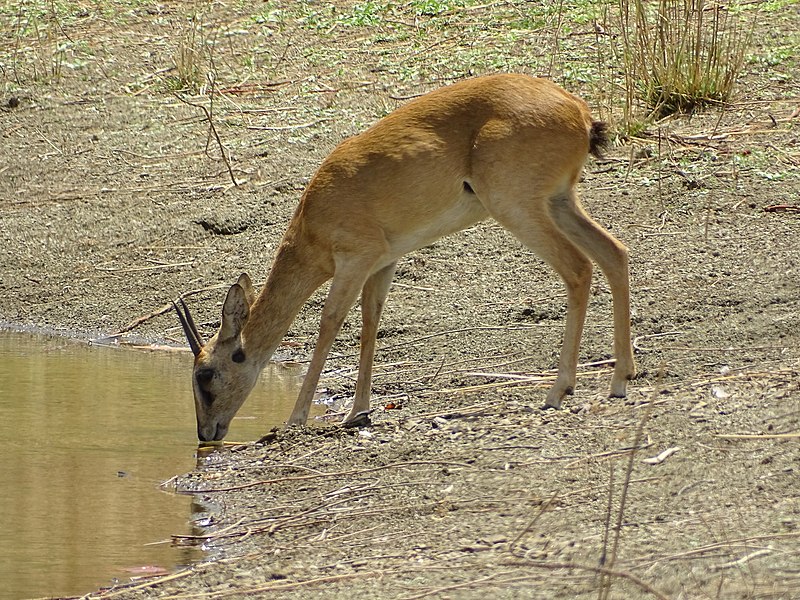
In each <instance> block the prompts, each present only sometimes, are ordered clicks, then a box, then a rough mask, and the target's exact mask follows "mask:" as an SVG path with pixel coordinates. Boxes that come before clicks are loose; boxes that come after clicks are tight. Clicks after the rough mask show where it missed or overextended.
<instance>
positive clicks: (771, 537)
mask: <svg viewBox="0 0 800 600" xmlns="http://www.w3.org/2000/svg"><path fill="white" fill-rule="evenodd" d="M797 538H800V532H796V533H773V534H766V535H755V536H751V537H743V538H737V539H733V540H728V541H726V542H717V543H714V544H708V545H707V546H701V547H699V548H693V549H692V550H687V551H685V552H680V553H678V554H672V555H670V556H658V557H657V558H655V559H653V558H652V557H647V558H643V559H635V560H637V561H642V562H641V564H639V565H638V566H637V568H643V567H646V566H648V565H652V564H655V563H656V562H659V561H669V560H681V559H684V558H694V557H695V556H697V555H699V554H705V553H706V552H712V551H714V550H728V549H730V548H732V547H733V546H734V545H736V544H741V545H743V546H744V547H752V544H753V542H765V541H776V540H778V541H779V540H784V539H797Z"/></svg>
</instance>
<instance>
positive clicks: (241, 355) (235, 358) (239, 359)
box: [231, 348, 246, 363]
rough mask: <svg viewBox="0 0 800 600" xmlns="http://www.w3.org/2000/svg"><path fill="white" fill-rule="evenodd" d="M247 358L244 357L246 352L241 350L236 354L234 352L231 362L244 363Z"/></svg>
mask: <svg viewBox="0 0 800 600" xmlns="http://www.w3.org/2000/svg"><path fill="white" fill-rule="evenodd" d="M245 358H246V357H245V355H244V350H242V349H241V348H240V349H239V350H237V351H236V352H234V353H233V356H231V360H232V361H233V362H235V363H243V362H244V360H245Z"/></svg>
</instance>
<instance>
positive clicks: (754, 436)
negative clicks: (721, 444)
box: [714, 431, 800, 440]
mask: <svg viewBox="0 0 800 600" xmlns="http://www.w3.org/2000/svg"><path fill="white" fill-rule="evenodd" d="M714 437H715V438H719V439H721V440H796V439H800V431H793V432H790V433H719V434H716V435H715V436H714Z"/></svg>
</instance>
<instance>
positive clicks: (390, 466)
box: [180, 460, 475, 494]
mask: <svg viewBox="0 0 800 600" xmlns="http://www.w3.org/2000/svg"><path fill="white" fill-rule="evenodd" d="M419 465H427V466H432V465H437V466H438V465H446V466H454V467H462V468H469V469H474V468H475V465H470V464H467V463H457V462H449V461H443V460H412V461H407V462H399V463H392V464H388V465H383V466H380V467H373V468H371V469H360V470H359V469H353V470H350V471H333V472H329V473H319V474H314V475H298V476H296V477H282V478H278V479H262V480H259V481H251V482H250V483H243V484H241V485H234V486H230V487H224V488H211V489H203V490H181V491H180V493H182V494H210V493H215V492H232V491H237V490H245V489H248V488H252V487H257V486H259V485H271V484H274V483H289V482H292V481H308V480H311V479H322V478H324V477H347V476H351V475H366V474H367V473H375V472H377V471H383V470H386V469H394V468H401V467H413V466H419Z"/></svg>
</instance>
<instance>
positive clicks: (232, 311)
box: [219, 278, 250, 340]
mask: <svg viewBox="0 0 800 600" xmlns="http://www.w3.org/2000/svg"><path fill="white" fill-rule="evenodd" d="M248 281H249V278H248ZM249 316H250V304H249V303H248V301H247V294H246V292H245V290H244V288H243V287H242V286H241V285H239V284H238V283H234V284H233V285H232V286H231V289H229V290H228V295H227V296H226V297H225V303H224V304H223V305H222V325H220V328H219V339H220V340H230V339H233V338H235V337H238V336H239V334H240V333H242V328H243V327H244V324H245V323H246V322H247V318H248V317H249Z"/></svg>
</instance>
